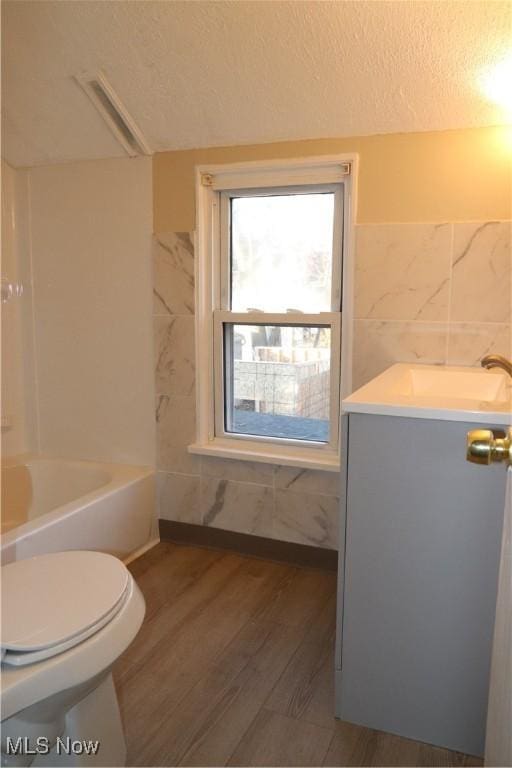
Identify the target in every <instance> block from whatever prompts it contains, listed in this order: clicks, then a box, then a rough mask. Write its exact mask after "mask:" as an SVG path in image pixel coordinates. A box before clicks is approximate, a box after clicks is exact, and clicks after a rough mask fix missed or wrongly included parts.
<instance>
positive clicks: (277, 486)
mask: <svg viewBox="0 0 512 768" xmlns="http://www.w3.org/2000/svg"><path fill="white" fill-rule="evenodd" d="M153 275H154V283H153V285H154V288H153V295H154V302H153V323H154V343H155V392H156V396H155V419H156V428H157V470H158V473H157V478H158V504H159V512H158V514H159V517H160V518H161V519H165V520H178V521H181V522H187V523H195V524H198V525H209V526H212V527H214V528H224V529H226V530H230V531H239V532H242V533H252V534H254V535H256V536H266V537H268V538H276V539H281V540H284V541H292V542H298V543H301V544H311V545H314V546H321V547H326V548H328V549H335V548H336V543H337V531H336V526H337V510H338V495H339V487H338V476H337V474H336V473H332V472H319V471H312V470H303V469H292V468H290V467H279V466H273V465H271V464H261V463H256V462H247V461H232V460H229V459H217V458H210V457H199V456H193V455H192V454H190V453H188V451H187V446H188V445H190V443H192V442H193V441H194V439H195V379H194V254H193V246H192V237H191V236H190V235H189V234H188V233H167V234H163V235H156V236H155V237H154V242H153Z"/></svg>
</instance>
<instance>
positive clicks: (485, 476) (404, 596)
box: [336, 413, 506, 755]
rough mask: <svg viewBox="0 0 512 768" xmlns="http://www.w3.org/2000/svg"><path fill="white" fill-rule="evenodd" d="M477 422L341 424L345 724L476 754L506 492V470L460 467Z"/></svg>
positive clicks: (370, 419)
mask: <svg viewBox="0 0 512 768" xmlns="http://www.w3.org/2000/svg"><path fill="white" fill-rule="evenodd" d="M478 426H480V425H479V424H474V423H464V422H460V421H438V420H430V419H419V418H407V417H397V416H384V415H373V414H365V413H350V414H348V415H345V416H344V417H343V430H342V432H343V442H344V452H343V453H344V456H345V457H346V459H345V466H344V467H343V472H342V476H343V479H344V481H345V483H344V485H345V489H344V493H343V496H342V501H341V545H340V551H341V554H342V556H341V557H340V565H339V584H338V627H337V645H336V716H337V717H339V718H341V719H342V720H347V721H349V722H352V723H358V724H360V725H364V726H368V727H370V728H375V729H378V730H383V731H388V732H391V733H395V734H399V735H401V736H404V737H407V738H411V739H416V740H418V741H424V742H427V743H430V744H435V745H438V746H442V747H446V748H449V749H453V750H459V751H461V752H466V753H469V754H473V755H482V754H483V750H484V738H485V722H486V709H487V695H488V684H489V671H490V659H491V646H492V636H493V625H494V613H495V601H496V590H497V579H498V567H499V553H500V542H501V530H502V523H503V511H504V504H505V484H506V471H505V469H504V467H503V466H501V465H491V466H489V467H483V466H476V465H474V464H469V463H468V462H467V461H466V460H465V444H466V434H467V432H468V430H470V429H474V428H476V427H478ZM497 426H499V425H497ZM343 554H344V556H343Z"/></svg>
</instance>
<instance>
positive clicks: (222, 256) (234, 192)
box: [215, 179, 344, 312]
mask: <svg viewBox="0 0 512 768" xmlns="http://www.w3.org/2000/svg"><path fill="white" fill-rule="evenodd" d="M281 180H282V179H281ZM315 193H317V194H321V193H332V194H334V218H333V232H332V260H331V308H330V309H331V312H340V311H341V309H342V307H341V303H342V258H343V221H344V210H343V186H342V184H340V183H334V184H333V183H331V184H314V185H312V184H309V185H307V186H305V185H302V186H296V185H292V186H283V185H282V184H281V185H280V186H276V187H272V188H263V189H262V188H252V187H247V186H244V187H243V188H236V189H230V190H226V189H223V190H221V191H219V204H220V217H219V219H220V220H219V245H220V247H219V252H218V259H219V263H218V271H217V275H216V277H217V279H216V281H215V283H216V290H215V305H216V306H215V309H222V310H231V200H232V199H233V198H241V197H271V196H279V195H283V196H286V195H301V194H302V195H307V194H315ZM297 309H300V307H297Z"/></svg>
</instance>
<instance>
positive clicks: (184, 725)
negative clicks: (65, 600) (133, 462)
mask: <svg viewBox="0 0 512 768" xmlns="http://www.w3.org/2000/svg"><path fill="white" fill-rule="evenodd" d="M130 568H131V571H132V573H133V575H134V577H135V578H136V580H137V582H138V584H139V586H140V587H141V589H142V591H143V593H144V596H145V598H146V606H147V612H146V618H145V620H144V624H143V626H142V628H141V630H140V632H139V634H138V636H137V638H136V639H135V641H134V642H133V644H132V645H131V646H130V648H129V649H128V650H127V651H126V653H125V654H124V655H123V656H122V657H121V658H120V659H119V661H118V663H117V665H116V667H115V670H114V677H115V681H116V686H117V690H118V695H119V699H120V704H121V712H122V716H123V720H124V725H125V732H126V738H127V743H128V765H146V766H177V765H188V766H224V765H231V766H233V765H234V766H237V765H238V766H303V765H305V766H345V765H346V766H349V765H350V766H353V765H363V766H364V765H368V766H370V765H372V766H374V765H379V766H388V765H392V766H402V765H408V766H450V765H457V766H470V765H481V763H480V762H479V761H478V760H475V759H474V758H468V757H465V756H464V755H461V754H458V753H454V752H449V751H447V750H444V749H437V748H435V747H431V746H428V745H425V744H419V743H417V742H414V741H409V740H406V739H402V738H399V737H397V736H391V735H390V734H385V733H380V732H376V731H371V730H369V729H366V728H361V727H358V726H354V725H350V724H348V723H342V722H339V721H336V720H335V719H334V717H333V711H334V705H333V698H334V694H333V681H334V672H333V666H334V662H333V646H334V633H335V603H336V578H335V574H334V573H332V572H326V571H319V570H312V569H306V568H295V567H292V566H289V565H283V564H280V563H273V562H267V561H263V560H256V559H251V558H246V557H241V556H238V555H235V554H232V553H227V552H220V551H211V550H205V549H198V548H194V547H186V546H178V545H174V544H169V543H161V544H159V545H158V546H157V547H155V548H154V549H152V550H151V551H150V552H148V553H147V554H145V555H144V556H143V557H141V558H140V559H139V560H137V561H135V562H134V563H133V564H132V565H131V566H130Z"/></svg>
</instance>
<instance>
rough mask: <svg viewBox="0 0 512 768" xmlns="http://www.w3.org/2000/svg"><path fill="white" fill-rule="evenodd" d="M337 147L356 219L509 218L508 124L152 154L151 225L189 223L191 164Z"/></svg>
mask: <svg viewBox="0 0 512 768" xmlns="http://www.w3.org/2000/svg"><path fill="white" fill-rule="evenodd" d="M337 152H358V153H359V156H360V172H359V196H358V197H359V199H358V216H357V220H358V222H359V223H361V224H365V223H366V224H368V223H378V222H379V223H380V222H422V221H430V222H431V221H483V220H491V219H509V218H510V216H511V209H512V128H511V127H510V126H498V127H492V128H476V129H469V130H461V131H439V132H432V133H404V134H388V135H382V136H356V137H353V138H343V139H320V140H306V141H289V142H281V143H275V144H260V145H252V146H239V147H212V148H209V149H196V150H184V151H180V152H160V153H158V154H156V155H155V157H154V161H153V163H154V165H153V170H154V173H153V200H154V219H153V226H154V231H155V232H189V231H191V230H193V229H194V228H195V202H194V166H195V165H197V164H199V163H227V162H239V161H247V160H264V159H274V158H288V157H304V156H308V155H325V154H334V153H337Z"/></svg>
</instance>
